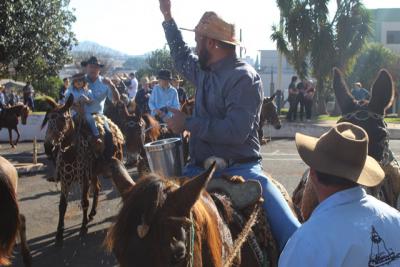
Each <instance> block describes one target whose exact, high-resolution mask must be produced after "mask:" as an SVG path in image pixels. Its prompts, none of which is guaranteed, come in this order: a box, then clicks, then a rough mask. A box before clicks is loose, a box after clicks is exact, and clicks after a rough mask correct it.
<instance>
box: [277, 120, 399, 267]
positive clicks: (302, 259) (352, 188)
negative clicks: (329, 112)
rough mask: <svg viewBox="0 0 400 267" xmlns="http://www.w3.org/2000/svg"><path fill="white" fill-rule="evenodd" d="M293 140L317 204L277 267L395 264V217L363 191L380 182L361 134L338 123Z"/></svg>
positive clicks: (380, 175) (380, 174)
mask: <svg viewBox="0 0 400 267" xmlns="http://www.w3.org/2000/svg"><path fill="white" fill-rule="evenodd" d="M295 139H296V146H297V151H298V153H299V155H300V157H301V159H302V160H303V161H304V162H305V163H306V164H307V165H308V166H309V167H310V176H309V177H310V179H311V182H312V185H313V189H314V191H315V193H316V195H317V198H318V201H319V205H318V206H317V207H316V208H315V210H314V211H313V213H312V215H311V217H310V219H309V220H308V221H307V222H305V223H304V224H303V225H302V226H301V227H300V228H299V229H298V230H297V231H296V232H295V233H294V234H293V236H292V237H291V238H290V239H289V241H288V243H287V244H286V246H285V249H284V250H283V252H282V254H281V256H280V258H279V266H280V267H319V266H330V267H355V266H388V267H391V266H393V267H394V266H400V238H399V236H400V234H399V233H400V213H399V211H397V210H395V209H394V208H392V207H390V206H389V205H387V204H386V203H384V202H382V201H380V200H378V199H376V198H375V197H373V196H371V195H368V194H367V193H366V191H365V189H364V188H363V187H374V186H377V185H379V184H380V183H381V182H382V181H383V179H384V178H385V173H384V171H383V170H382V168H381V167H380V165H379V163H378V162H377V161H376V160H375V159H374V158H372V157H370V156H368V142H369V141H368V135H367V133H366V132H365V130H364V129H362V128H361V127H359V126H356V125H354V124H351V123H348V122H344V123H338V124H337V125H336V126H334V127H333V128H332V129H331V130H329V131H328V132H327V133H325V134H323V135H321V137H320V138H314V137H311V136H307V135H303V134H300V133H297V134H296V138H295Z"/></svg>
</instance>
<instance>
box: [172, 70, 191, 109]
mask: <svg viewBox="0 0 400 267" xmlns="http://www.w3.org/2000/svg"><path fill="white" fill-rule="evenodd" d="M181 82H183V80H182V79H181V77H180V76H179V75H176V76H175V77H174V79H172V86H173V87H175V89H176V91H178V99H179V103H180V104H181V105H183V103H185V102H186V101H187V99H188V98H187V95H186V90H185V88H183V87H181V86H180V85H181Z"/></svg>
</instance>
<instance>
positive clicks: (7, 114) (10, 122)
mask: <svg viewBox="0 0 400 267" xmlns="http://www.w3.org/2000/svg"><path fill="white" fill-rule="evenodd" d="M28 115H29V108H28V106H26V105H24V104H21V103H19V104H16V105H15V106H12V107H10V108H5V109H4V110H3V112H2V113H1V114H0V130H1V128H7V129H8V136H9V142H10V145H11V147H12V148H14V147H15V146H16V145H17V144H18V141H19V137H20V134H19V131H18V127H17V125H18V117H21V123H22V124H23V125H25V124H26V120H27V118H28ZM12 130H14V131H15V132H16V133H17V140H15V142H13V141H12Z"/></svg>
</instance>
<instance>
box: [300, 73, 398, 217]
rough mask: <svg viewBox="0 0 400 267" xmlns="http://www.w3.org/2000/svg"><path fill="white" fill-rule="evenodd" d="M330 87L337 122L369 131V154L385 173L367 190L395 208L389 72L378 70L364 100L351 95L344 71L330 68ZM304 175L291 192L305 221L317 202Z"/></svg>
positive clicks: (396, 177) (396, 195)
mask: <svg viewBox="0 0 400 267" xmlns="http://www.w3.org/2000/svg"><path fill="white" fill-rule="evenodd" d="M333 88H334V91H335V95H336V100H337V101H338V104H339V106H340V108H341V110H342V118H341V119H340V120H339V121H338V122H351V123H353V124H355V125H358V126H360V127H362V128H363V129H364V130H365V131H366V132H367V133H368V138H369V144H368V154H369V155H370V156H371V157H373V158H374V159H375V160H376V161H378V162H379V163H380V165H381V167H382V168H383V169H384V171H385V173H386V178H385V180H384V182H383V183H382V184H380V185H378V186H377V187H375V188H372V189H370V190H369V193H371V194H372V195H374V196H376V197H378V198H380V199H381V200H382V201H384V202H387V203H388V204H389V205H391V206H393V207H396V205H397V199H398V197H399V193H400V175H399V165H398V163H397V161H396V160H395V159H394V157H393V154H392V153H391V151H390V149H389V132H388V129H387V127H386V123H385V121H384V115H385V111H386V109H387V108H388V107H389V106H390V105H391V103H392V101H393V98H394V88H393V81H392V77H391V75H390V74H389V72H388V71H386V70H384V69H383V70H381V71H380V72H379V73H378V75H377V78H376V79H375V81H374V83H373V85H372V90H371V99H370V100H369V101H367V102H363V103H358V102H357V101H356V100H355V99H354V97H353V96H352V95H351V93H350V91H349V89H348V86H347V85H346V82H345V80H344V77H343V74H342V73H341V71H340V70H339V69H337V68H335V69H334V70H333ZM307 176H308V173H307V172H306V173H305V174H304V175H303V178H302V180H301V182H300V184H299V185H298V187H297V188H296V189H295V191H294V192H293V202H294V204H295V205H296V206H297V207H299V208H300V209H301V211H302V216H303V218H304V219H305V220H307V219H308V218H309V216H310V215H311V212H312V210H314V208H315V206H316V205H317V204H318V201H317V199H316V196H315V193H314V192H313V189H312V185H311V182H310V181H309V179H307ZM303 191H304V193H303Z"/></svg>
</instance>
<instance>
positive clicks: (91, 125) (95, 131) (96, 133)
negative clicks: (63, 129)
mask: <svg viewBox="0 0 400 267" xmlns="http://www.w3.org/2000/svg"><path fill="white" fill-rule="evenodd" d="M85 119H86V122H87V123H88V125H89V128H90V130H91V131H92V134H93V135H94V136H95V137H96V138H98V137H99V136H100V133H99V129H97V126H96V122H95V121H94V118H93V115H92V114H91V113H85Z"/></svg>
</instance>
